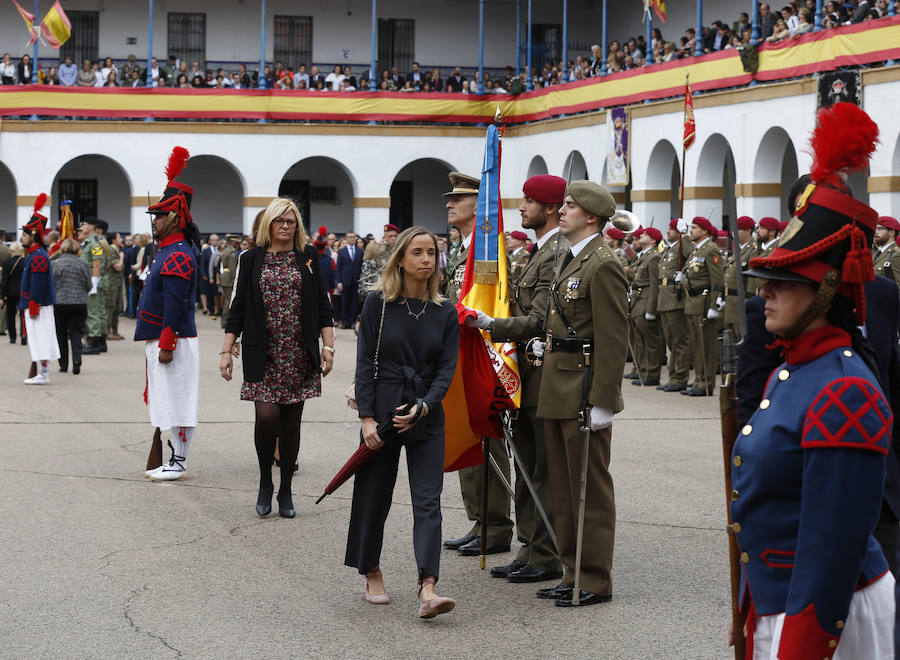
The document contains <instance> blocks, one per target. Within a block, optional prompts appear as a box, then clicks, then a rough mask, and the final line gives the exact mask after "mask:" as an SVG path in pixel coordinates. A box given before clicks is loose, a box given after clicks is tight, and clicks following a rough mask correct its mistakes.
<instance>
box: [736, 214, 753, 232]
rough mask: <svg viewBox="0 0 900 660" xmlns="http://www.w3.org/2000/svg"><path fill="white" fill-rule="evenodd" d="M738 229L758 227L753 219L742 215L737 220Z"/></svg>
mask: <svg viewBox="0 0 900 660" xmlns="http://www.w3.org/2000/svg"><path fill="white" fill-rule="evenodd" d="M737 225H738V229H753V228H754V227H756V223H755V222H753V218H751V217H750V216H749V215H742V216H741V217H740V218H738V219H737Z"/></svg>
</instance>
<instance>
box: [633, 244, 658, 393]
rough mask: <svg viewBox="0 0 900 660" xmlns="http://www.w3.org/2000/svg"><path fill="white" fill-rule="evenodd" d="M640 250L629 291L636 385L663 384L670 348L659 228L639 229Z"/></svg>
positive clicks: (634, 265)
mask: <svg viewBox="0 0 900 660" xmlns="http://www.w3.org/2000/svg"><path fill="white" fill-rule="evenodd" d="M633 236H634V242H635V244H636V245H637V246H638V249H639V250H640V251H639V252H638V253H637V256H636V257H635V260H634V263H633V264H632V271H631V272H632V275H633V276H632V279H631V287H630V289H629V291H630V296H629V305H630V310H629V313H630V316H631V325H632V327H633V328H634V344H633V346H634V359H635V360H636V361H637V364H636V365H635V366H636V367H637V369H638V371H639V372H640V375H641V377H640V378H637V379H633V380H632V381H631V384H632V385H644V386H649V385H653V386H654V387H655V386H657V385H659V373H660V370H661V369H662V363H663V359H664V358H665V354H666V345H665V341H664V340H663V337H662V332H661V329H660V322H659V315H658V304H659V251H658V250H657V249H656V246H657V245H659V242H660V241H661V240H662V233H661V232H660V231H659V229H657V228H656V227H648V228H647V229H638V230H637V231H636V232H634V234H633Z"/></svg>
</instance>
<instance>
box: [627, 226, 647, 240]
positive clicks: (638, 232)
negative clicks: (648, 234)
mask: <svg viewBox="0 0 900 660" xmlns="http://www.w3.org/2000/svg"><path fill="white" fill-rule="evenodd" d="M645 231H647V230H646V229H644V228H643V227H638V228H637V229H635V230H634V231H633V232H631V237H632V238H633V239H634V240H637V239H639V238H640V237H641V234H643V233H644V232H645Z"/></svg>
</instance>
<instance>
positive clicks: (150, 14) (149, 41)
mask: <svg viewBox="0 0 900 660" xmlns="http://www.w3.org/2000/svg"><path fill="white" fill-rule="evenodd" d="M147 4H148V9H147V15H148V20H147V80H145V81H144V82H145V83H146V84H147V87H153V71H152V70H151V67H152V66H153V0H149V2H148V3H147Z"/></svg>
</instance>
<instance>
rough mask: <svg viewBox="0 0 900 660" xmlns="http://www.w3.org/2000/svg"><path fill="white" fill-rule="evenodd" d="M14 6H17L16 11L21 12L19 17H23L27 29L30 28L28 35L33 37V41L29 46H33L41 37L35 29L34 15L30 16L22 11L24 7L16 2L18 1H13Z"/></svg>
mask: <svg viewBox="0 0 900 660" xmlns="http://www.w3.org/2000/svg"><path fill="white" fill-rule="evenodd" d="M13 4H14V5H15V6H16V9H18V10H19V15H20V16H21V17H22V20H23V21H25V27H27V28H28V34H30V35H31V40H30V41H29V42H28V45H29V46H32V45H34V43H35V42H36V41H37V40H38V37H39V36H40V33H39V32H38V30H37V28H36V27H34V14H29V13H28V12H27V11H25V10H24V9H22V5H20V4H19V3H18V2H16V0H13Z"/></svg>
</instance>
